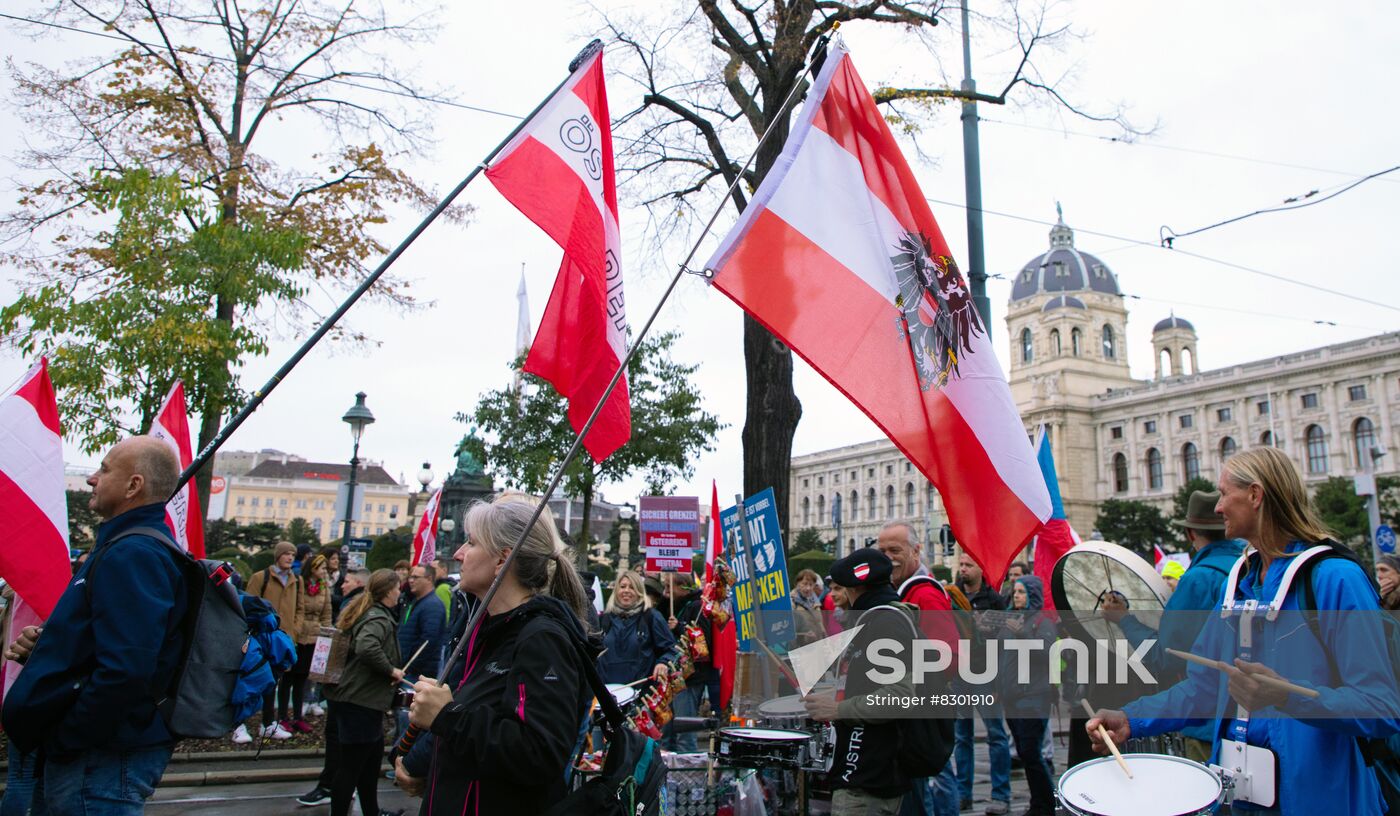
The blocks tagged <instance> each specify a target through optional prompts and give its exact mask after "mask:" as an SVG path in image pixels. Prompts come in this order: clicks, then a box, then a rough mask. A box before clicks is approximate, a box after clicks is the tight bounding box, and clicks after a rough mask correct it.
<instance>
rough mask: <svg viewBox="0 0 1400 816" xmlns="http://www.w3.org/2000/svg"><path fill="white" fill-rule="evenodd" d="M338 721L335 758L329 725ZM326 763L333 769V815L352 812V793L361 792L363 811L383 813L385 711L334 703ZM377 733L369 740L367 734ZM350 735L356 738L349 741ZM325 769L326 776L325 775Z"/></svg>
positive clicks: (370, 814)
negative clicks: (382, 778) (331, 747)
mask: <svg viewBox="0 0 1400 816" xmlns="http://www.w3.org/2000/svg"><path fill="white" fill-rule="evenodd" d="M332 723H334V724H335V729H336V734H335V738H336V743H337V745H338V746H339V747H338V749H337V750H336V755H335V758H334V759H332V758H331V754H330V741H329V728H330V725H331V724H332ZM327 729H328V733H327V751H326V767H327V770H329V771H330V783H331V784H330V785H329V787H330V791H331V816H348V814H349V812H350V799H351V795H352V794H354V793H356V792H358V793H359V794H360V812H361V813H362V814H364V816H379V768H380V766H381V765H382V763H383V762H384V714H383V712H379V711H374V710H373V709H369V708H365V707H363V706H358V705H353V704H350V703H332V705H331V711H330V714H329V716H328V718H327ZM371 734H372V735H373V738H372V739H369V740H366V739H364V737H365V736H366V735H371ZM346 739H350V740H353V741H352V742H346V741H345V740H346ZM324 775H325V774H324V772H323V773H322V776H324Z"/></svg>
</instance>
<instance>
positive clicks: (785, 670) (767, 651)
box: [753, 638, 802, 689]
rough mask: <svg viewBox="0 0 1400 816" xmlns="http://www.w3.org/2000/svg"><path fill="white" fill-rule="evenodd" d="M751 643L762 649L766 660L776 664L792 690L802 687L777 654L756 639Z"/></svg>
mask: <svg viewBox="0 0 1400 816" xmlns="http://www.w3.org/2000/svg"><path fill="white" fill-rule="evenodd" d="M753 642H754V643H757V644H758V645H759V647H761V648H762V649H763V653H764V654H766V655H768V658H769V659H770V660H772V661H773V662H774V663H776V664H777V666H778V671H780V672H782V673H783V677H786V678H787V681H788V682H789V683H791V684H792V685H793V688H798V689H800V688H802V686H801V685H799V684H798V682H797V675H795V674H793V673H792V670H791V669H789V668H788V667H787V664H786V663H784V662H783V659H782V658H780V657H778V655H777V653H775V652H774V651H773V650H772V649H770V648H768V644H767V643H764V642H763V641H761V640H759V639H758V638H754V640H753Z"/></svg>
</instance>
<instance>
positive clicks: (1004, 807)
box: [985, 799, 1011, 816]
mask: <svg viewBox="0 0 1400 816" xmlns="http://www.w3.org/2000/svg"><path fill="white" fill-rule="evenodd" d="M985 812H986V814H987V816H1001V814H1003V813H1010V812H1011V803H1010V802H1003V801H1002V800H1000V799H993V800H992V801H990V802H988V803H987V810H986V811H985Z"/></svg>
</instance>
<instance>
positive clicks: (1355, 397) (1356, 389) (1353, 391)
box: [1347, 385, 1366, 402]
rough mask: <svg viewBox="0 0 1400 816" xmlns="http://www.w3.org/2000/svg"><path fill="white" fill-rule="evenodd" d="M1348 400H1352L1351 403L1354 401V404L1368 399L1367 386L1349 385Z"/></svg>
mask: <svg viewBox="0 0 1400 816" xmlns="http://www.w3.org/2000/svg"><path fill="white" fill-rule="evenodd" d="M1347 399H1348V400H1350V401H1352V402H1360V401H1362V400H1364V399H1366V386H1364V385H1349V386H1347Z"/></svg>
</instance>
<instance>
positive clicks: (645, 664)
mask: <svg viewBox="0 0 1400 816" xmlns="http://www.w3.org/2000/svg"><path fill="white" fill-rule="evenodd" d="M599 625H600V626H601V627H602V629H603V653H602V654H601V655H599V656H598V674H599V675H600V676H602V678H603V682H604V683H621V684H624V685H627V684H631V683H634V682H636V681H638V680H641V679H642V678H643V677H647V676H651V677H652V678H654V679H655V680H656V681H657V682H665V681H666V675H667V671H666V661H667V660H670V659H671V658H673V657H675V656H676V637H675V635H673V634H671V630H670V629H668V628H667V627H666V621H665V619H663V618H662V617H661V613H660V612H657V611H656V610H655V609H652V608H651V605H650V604H648V603H647V599H646V591H645V587H644V585H643V584H642V576H641V575H638V574H637V572H636V571H635V570H627V571H626V572H624V573H622V574H621V575H619V576H618V577H617V582H616V583H614V584H613V594H612V598H610V599H609V600H608V605H607V608H605V609H604V610H603V616H602V618H600V619H599Z"/></svg>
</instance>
